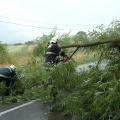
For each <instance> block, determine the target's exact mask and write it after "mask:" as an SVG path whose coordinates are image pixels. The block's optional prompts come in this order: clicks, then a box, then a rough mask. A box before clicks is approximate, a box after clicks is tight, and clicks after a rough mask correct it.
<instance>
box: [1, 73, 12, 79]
mask: <svg viewBox="0 0 120 120" xmlns="http://www.w3.org/2000/svg"><path fill="white" fill-rule="evenodd" d="M0 77H4V78H11V76H6V75H2V74H0Z"/></svg>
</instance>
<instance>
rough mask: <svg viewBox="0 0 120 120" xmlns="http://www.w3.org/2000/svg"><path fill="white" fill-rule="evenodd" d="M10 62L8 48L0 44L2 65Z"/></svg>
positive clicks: (0, 61)
mask: <svg viewBox="0 0 120 120" xmlns="http://www.w3.org/2000/svg"><path fill="white" fill-rule="evenodd" d="M8 60H9V56H8V52H7V49H6V46H5V45H3V44H2V43H1V42H0V63H1V64H2V63H5V62H7V61H8Z"/></svg>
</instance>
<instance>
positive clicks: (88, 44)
mask: <svg viewBox="0 0 120 120" xmlns="http://www.w3.org/2000/svg"><path fill="white" fill-rule="evenodd" d="M106 43H120V39H115V40H103V41H97V42H92V43H86V44H70V45H64V46H61V48H70V47H79V48H80V47H90V46H97V45H101V44H106Z"/></svg>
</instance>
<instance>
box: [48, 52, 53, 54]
mask: <svg viewBox="0 0 120 120" xmlns="http://www.w3.org/2000/svg"><path fill="white" fill-rule="evenodd" d="M46 54H55V53H54V52H46Z"/></svg>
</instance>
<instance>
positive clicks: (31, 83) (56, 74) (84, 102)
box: [0, 20, 120, 120]
mask: <svg viewBox="0 0 120 120" xmlns="http://www.w3.org/2000/svg"><path fill="white" fill-rule="evenodd" d="M119 31H120V22H119V21H117V20H115V21H112V23H111V24H110V26H109V27H108V28H106V29H104V26H103V25H101V26H98V27H96V29H95V30H93V31H92V32H90V33H89V34H88V35H87V36H86V37H85V40H83V41H81V42H82V43H86V42H88V43H90V42H95V41H98V40H101V41H102V40H106V39H113V40H114V39H119V38H120V32H119ZM54 33H55V32H54ZM52 35H53V34H50V35H49V36H43V37H42V38H40V39H39V41H38V42H39V47H40V49H41V52H40V51H37V50H38V49H36V55H37V54H38V53H41V54H43V53H44V50H43V46H44V45H45V44H47V42H48V40H49V38H50V37H52ZM54 35H55V34H54ZM78 35H79V34H78ZM75 37H76V36H75ZM77 37H78V36H77ZM79 37H80V36H79ZM71 38H74V36H70V35H69V34H63V35H62V36H61V39H60V41H61V45H62V44H63V43H66V44H68V43H69V42H71V43H74V42H75V41H72V39H71ZM62 42H63V43H62ZM41 45H42V47H41ZM82 50H83V51H85V52H86V53H89V52H91V51H95V52H96V53H97V54H98V55H100V58H99V61H98V63H97V64H96V66H89V69H88V70H80V72H78V71H77V70H76V63H75V62H74V61H73V60H70V61H68V62H65V63H62V62H61V63H59V64H58V65H53V66H46V65H44V64H43V61H41V63H38V64H37V65H36V64H34V63H33V62H32V61H30V62H29V63H28V64H27V65H26V66H22V67H19V68H18V71H17V73H18V79H17V81H16V85H15V86H13V88H11V89H12V92H11V95H10V96H9V97H4V96H3V97H2V98H1V100H0V102H1V103H4V102H5V103H11V102H17V101H20V100H33V99H40V100H41V101H43V102H50V103H52V107H51V110H59V111H62V112H63V114H64V115H66V114H70V115H73V116H74V119H75V120H97V119H99V120H119V119H120V115H119V113H120V74H119V72H120V62H119V58H120V44H112V43H110V44H104V45H99V46H95V47H88V48H83V49H82ZM102 62H104V63H105V64H106V66H105V67H104V68H101V66H100V64H101V63H102ZM0 88H1V89H0V94H2V89H4V88H5V86H4V84H3V83H1V84H0Z"/></svg>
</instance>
